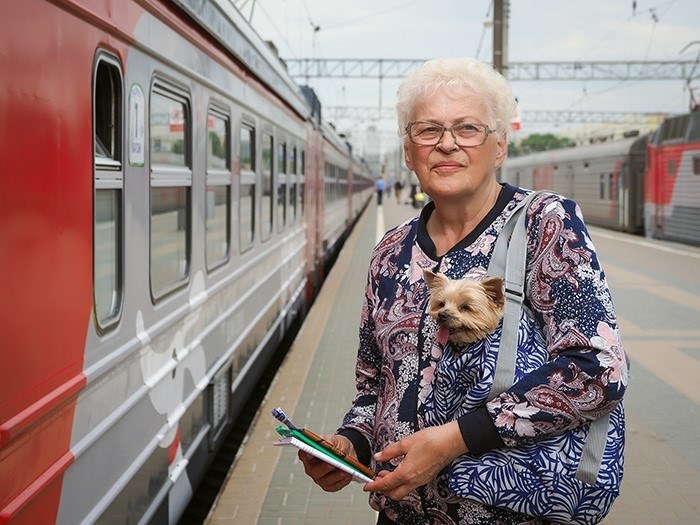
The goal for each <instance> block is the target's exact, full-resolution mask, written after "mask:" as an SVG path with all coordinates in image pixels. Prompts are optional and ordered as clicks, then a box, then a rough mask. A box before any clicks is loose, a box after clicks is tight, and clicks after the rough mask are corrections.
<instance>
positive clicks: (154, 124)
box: [150, 85, 192, 297]
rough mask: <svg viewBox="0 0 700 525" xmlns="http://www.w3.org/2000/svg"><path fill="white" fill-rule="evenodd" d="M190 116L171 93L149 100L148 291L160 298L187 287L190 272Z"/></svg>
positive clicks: (162, 90)
mask: <svg viewBox="0 0 700 525" xmlns="http://www.w3.org/2000/svg"><path fill="white" fill-rule="evenodd" d="M189 118H190V117H189V110H188V104H187V100H186V99H185V98H184V96H181V95H179V94H177V93H176V92H175V91H172V92H171V91H169V90H167V89H165V88H164V87H161V86H158V85H157V86H155V87H154V90H153V93H152V95H151V114H150V137H151V148H150V154H151V250H150V258H151V261H150V262H151V290H152V293H153V295H154V297H159V296H162V295H164V294H165V293H167V292H169V291H171V290H173V289H174V288H175V287H177V286H179V285H181V284H183V283H184V282H186V279H187V275H188V271H189V247H190V235H191V226H190V215H191V202H190V200H191V193H190V189H191V186H192V171H191V169H190V166H189V159H190V152H189V144H190V139H189V133H190V131H189V130H190V129H191V126H190V122H189Z"/></svg>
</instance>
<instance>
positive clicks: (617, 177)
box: [501, 111, 700, 245]
mask: <svg viewBox="0 0 700 525" xmlns="http://www.w3.org/2000/svg"><path fill="white" fill-rule="evenodd" d="M501 178H502V180H503V181H506V182H510V183H512V184H515V185H518V186H523V187H528V188H532V189H551V190H554V191H556V192H558V193H561V194H562V195H565V196H567V197H570V198H572V199H574V200H576V202H577V203H578V204H579V206H580V207H581V210H582V212H583V214H584V216H585V218H586V221H587V222H588V223H589V224H591V225H596V226H601V227H604V228H609V229H613V230H618V231H623V232H627V233H633V234H638V235H644V236H646V237H650V238H655V239H661V240H666V241H673V242H679V243H684V244H690V245H700V111H691V112H689V113H686V114H682V115H674V116H669V117H667V118H666V119H664V120H663V121H662V123H661V124H660V125H659V126H658V128H657V129H656V130H655V131H654V132H653V133H650V134H645V135H641V136H633V137H627V138H624V139H622V140H617V141H610V142H598V143H594V144H589V145H585V146H579V147H573V148H563V149H558V150H550V151H543V152H538V153H534V154H529V155H524V156H520V157H513V158H509V159H508V160H507V161H506V164H505V166H504V168H503V169H502V175H501Z"/></svg>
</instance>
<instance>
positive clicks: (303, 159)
mask: <svg viewBox="0 0 700 525" xmlns="http://www.w3.org/2000/svg"><path fill="white" fill-rule="evenodd" d="M299 153H300V155H301V158H300V161H301V162H300V164H301V179H300V180H299V190H298V191H299V199H300V201H299V202H300V205H301V209H300V210H299V215H302V216H303V215H304V206H305V205H306V202H305V200H304V199H305V198H306V194H305V193H304V188H305V185H306V150H305V149H303V148H302V149H301V151H300V152H299Z"/></svg>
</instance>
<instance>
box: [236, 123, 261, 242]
mask: <svg viewBox="0 0 700 525" xmlns="http://www.w3.org/2000/svg"><path fill="white" fill-rule="evenodd" d="M244 130H248V131H249V137H250V151H249V153H250V166H248V167H244V166H243V163H242V162H241V151H242V148H243V145H244V141H243V140H242V139H241V137H242V133H243V131H244ZM257 152H258V140H257V126H256V123H255V120H254V119H252V118H249V117H243V118H242V119H241V122H240V124H239V126H238V153H237V155H238V171H239V176H238V250H239V251H240V253H245V252H247V251H249V250H251V249H252V248H253V246H255V233H256V229H257V227H258V220H257V211H258V210H257V209H258V205H257V196H258V184H257V177H256V175H255V173H256V170H257V164H258V163H257ZM244 187H246V188H248V187H252V188H253V195H252V199H251V206H252V208H251V210H250V217H249V218H247V219H246V220H245V221H244V220H243V217H242V214H243V211H244V210H243V206H241V201H242V196H243V194H244V192H243V188H244ZM248 219H249V220H248ZM247 224H250V232H249V233H250V235H249V236H246V237H247V238H244V235H243V233H244V232H243V227H244V226H245V225H247ZM246 233H248V232H246Z"/></svg>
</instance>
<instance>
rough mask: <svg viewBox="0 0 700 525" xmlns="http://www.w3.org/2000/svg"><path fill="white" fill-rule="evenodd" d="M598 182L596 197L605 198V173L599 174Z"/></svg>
mask: <svg viewBox="0 0 700 525" xmlns="http://www.w3.org/2000/svg"><path fill="white" fill-rule="evenodd" d="M599 177H600V182H599V184H598V198H599V199H600V200H605V173H601V174H600V176H599Z"/></svg>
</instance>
